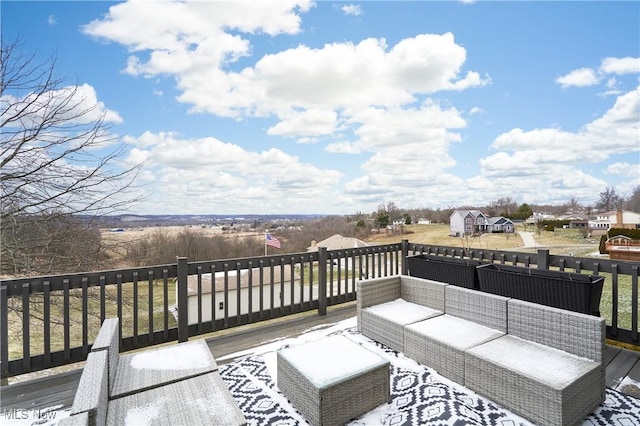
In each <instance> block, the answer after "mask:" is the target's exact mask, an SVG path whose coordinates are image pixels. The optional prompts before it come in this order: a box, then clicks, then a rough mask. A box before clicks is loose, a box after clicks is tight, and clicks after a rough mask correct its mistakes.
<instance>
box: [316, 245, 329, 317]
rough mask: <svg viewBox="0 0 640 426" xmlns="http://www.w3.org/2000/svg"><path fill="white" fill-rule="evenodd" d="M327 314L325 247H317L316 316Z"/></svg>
mask: <svg viewBox="0 0 640 426" xmlns="http://www.w3.org/2000/svg"><path fill="white" fill-rule="evenodd" d="M326 315H327V248H326V247H318V316H321V317H324V316H326Z"/></svg>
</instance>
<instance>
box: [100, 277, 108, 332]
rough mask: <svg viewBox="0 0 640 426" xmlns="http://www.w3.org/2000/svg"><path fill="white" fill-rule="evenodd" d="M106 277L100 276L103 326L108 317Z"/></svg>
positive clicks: (101, 321)
mask: <svg viewBox="0 0 640 426" xmlns="http://www.w3.org/2000/svg"><path fill="white" fill-rule="evenodd" d="M106 280H107V279H106V277H105V276H104V275H101V276H100V324H102V323H103V322H104V320H105V318H106V317H107V307H106V301H107V289H106Z"/></svg>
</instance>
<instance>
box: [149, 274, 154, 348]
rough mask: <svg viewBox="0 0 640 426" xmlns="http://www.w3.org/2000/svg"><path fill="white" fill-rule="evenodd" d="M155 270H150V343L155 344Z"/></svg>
mask: <svg viewBox="0 0 640 426" xmlns="http://www.w3.org/2000/svg"><path fill="white" fill-rule="evenodd" d="M153 281H154V279H153V269H151V270H149V343H150V344H151V343H153V328H154V327H153V296H154V291H153V287H154V286H153Z"/></svg>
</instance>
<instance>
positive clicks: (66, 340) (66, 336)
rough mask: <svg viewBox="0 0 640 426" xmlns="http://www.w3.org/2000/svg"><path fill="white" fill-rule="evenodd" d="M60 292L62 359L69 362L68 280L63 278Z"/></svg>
mask: <svg viewBox="0 0 640 426" xmlns="http://www.w3.org/2000/svg"><path fill="white" fill-rule="evenodd" d="M62 294H63V296H62V297H63V305H62V306H63V308H62V309H63V325H64V332H63V339H64V360H65V361H66V362H71V349H70V346H71V337H70V335H69V333H70V327H71V324H70V318H69V280H68V279H65V280H63V281H62Z"/></svg>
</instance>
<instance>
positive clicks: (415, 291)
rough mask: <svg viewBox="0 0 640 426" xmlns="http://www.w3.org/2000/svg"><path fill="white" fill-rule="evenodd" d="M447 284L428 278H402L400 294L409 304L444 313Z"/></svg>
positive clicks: (405, 276)
mask: <svg viewBox="0 0 640 426" xmlns="http://www.w3.org/2000/svg"><path fill="white" fill-rule="evenodd" d="M445 287H447V284H445V283H441V282H439V281H432V280H428V279H426V278H418V277H411V276H409V275H402V276H401V285H400V294H401V297H402V298H403V299H404V300H406V301H407V302H412V303H416V304H418V305H422V306H426V307H427V308H431V309H435V310H436V311H440V312H444V289H445Z"/></svg>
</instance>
